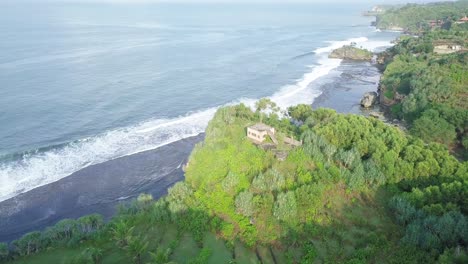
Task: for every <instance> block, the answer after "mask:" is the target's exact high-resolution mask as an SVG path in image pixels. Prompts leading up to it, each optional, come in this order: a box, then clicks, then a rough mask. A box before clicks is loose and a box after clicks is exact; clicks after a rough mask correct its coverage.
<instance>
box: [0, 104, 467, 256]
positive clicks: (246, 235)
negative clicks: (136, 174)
mask: <svg viewBox="0 0 468 264" xmlns="http://www.w3.org/2000/svg"><path fill="white" fill-rule="evenodd" d="M264 103H266V104H265V105H272V106H274V104H273V103H271V102H268V101H266V102H264ZM262 109H263V110H262ZM262 111H263V112H262ZM265 111H268V110H266V108H262V107H259V108H258V109H257V111H255V112H253V111H252V110H250V108H248V107H246V106H244V105H237V106H232V107H225V108H222V109H220V110H219V111H218V112H217V114H216V115H215V117H214V118H213V120H212V121H211V122H210V124H209V126H208V128H207V132H206V139H205V141H204V142H203V143H201V144H199V145H197V146H196V148H195V149H194V151H193V153H192V155H191V157H190V160H189V164H188V167H187V170H186V180H185V181H184V182H179V183H177V184H176V185H175V186H173V187H172V188H170V189H169V192H168V195H167V196H166V197H164V198H162V199H159V200H157V201H153V199H152V197H151V196H149V195H141V196H140V197H139V198H138V199H137V200H135V201H134V202H132V203H130V204H127V205H125V206H122V207H121V208H120V210H119V213H118V214H117V215H116V216H115V217H114V218H113V219H112V220H111V221H110V222H109V223H107V224H103V222H102V218H101V217H99V216H98V215H91V216H87V217H83V218H80V219H78V220H63V221H61V222H59V223H58V224H57V225H56V226H54V227H52V228H49V229H47V230H45V231H43V232H33V233H30V234H27V235H25V236H23V237H22V238H21V239H19V240H17V241H14V242H13V243H11V245H10V247H11V249H10V251H8V252H7V253H6V254H4V253H1V252H5V250H3V251H2V250H1V249H2V247H0V254H1V255H0V256H2V258H3V259H4V260H6V259H9V260H11V261H12V263H44V262H47V263H61V262H72V263H130V262H133V263H168V262H170V261H174V262H177V263H228V262H233V261H236V262H237V263H249V262H250V263H256V262H260V261H263V262H264V263H273V262H276V263H312V262H316V261H317V262H322V263H327V262H330V263H367V262H379V263H382V262H383V263H403V262H405V261H407V262H414V263H419V262H428V263H431V262H435V261H465V260H466V246H467V242H468V233H467V230H468V222H467V219H466V213H467V211H468V210H467V208H468V207H467V202H466V197H467V194H468V193H467V192H468V164H467V163H460V162H459V161H457V160H456V159H455V158H454V157H452V156H451V155H450V154H449V153H448V151H447V149H446V148H445V147H443V146H442V145H439V144H437V143H431V144H424V143H423V141H421V140H420V139H417V138H415V137H412V136H407V135H405V134H404V133H403V132H401V131H400V130H398V129H396V128H394V127H391V126H388V125H386V124H384V123H382V122H380V121H378V120H375V119H369V118H365V117H362V116H356V115H341V114H337V113H336V112H335V111H333V110H328V109H318V110H315V111H313V110H312V109H311V108H310V106H306V105H299V106H297V107H292V108H290V109H288V113H290V114H291V116H293V117H294V119H293V120H290V119H288V118H279V117H278V114H277V113H276V112H275V111H268V113H265ZM260 119H262V120H263V121H264V122H265V123H267V124H269V125H274V126H275V127H276V128H277V129H278V130H279V131H281V132H280V133H284V134H287V135H290V136H294V137H296V138H301V139H302V140H303V146H302V147H298V148H294V149H292V148H289V149H288V150H287V151H288V157H287V158H286V160H285V161H279V160H277V159H275V157H274V153H273V151H271V150H266V151H265V150H263V149H262V148H258V147H257V146H255V145H254V144H252V143H251V142H250V141H249V140H248V139H247V137H246V135H245V128H246V127H247V126H248V125H251V124H254V123H256V122H259V121H260ZM0 246H1V245H0ZM3 248H5V247H4V246H3Z"/></svg>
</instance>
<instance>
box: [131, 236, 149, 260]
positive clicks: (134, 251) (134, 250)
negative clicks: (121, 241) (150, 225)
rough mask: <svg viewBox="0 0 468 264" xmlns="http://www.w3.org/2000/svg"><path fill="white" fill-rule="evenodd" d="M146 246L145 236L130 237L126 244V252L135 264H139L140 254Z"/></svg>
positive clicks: (141, 254)
mask: <svg viewBox="0 0 468 264" xmlns="http://www.w3.org/2000/svg"><path fill="white" fill-rule="evenodd" d="M147 248H148V241H146V238H143V239H142V238H140V237H130V239H129V240H128V245H127V246H126V249H127V252H128V254H129V255H130V257H132V258H133V260H134V261H135V263H136V264H141V263H142V262H141V260H142V256H143V254H144V253H145V252H146V249H147Z"/></svg>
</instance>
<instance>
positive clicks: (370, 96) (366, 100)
mask: <svg viewBox="0 0 468 264" xmlns="http://www.w3.org/2000/svg"><path fill="white" fill-rule="evenodd" d="M377 98H378V95H377V93H376V92H367V93H365V94H364V97H363V98H362V99H361V106H362V107H365V108H369V107H371V106H373V105H374V104H375V103H376V102H377Z"/></svg>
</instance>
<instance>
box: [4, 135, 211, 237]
mask: <svg viewBox="0 0 468 264" xmlns="http://www.w3.org/2000/svg"><path fill="white" fill-rule="evenodd" d="M203 138H204V135H203V134H201V135H199V136H196V137H191V138H187V139H183V140H180V141H177V142H174V143H172V144H169V145H166V146H162V147H160V148H158V149H155V150H150V151H146V152H141V153H138V154H134V155H130V156H126V157H121V158H118V159H115V160H110V161H107V162H104V163H101V164H97V165H93V166H89V167H87V168H84V169H82V170H80V171H77V172H75V173H73V174H72V175H70V176H68V177H66V178H63V179H61V180H59V181H57V182H54V183H51V184H48V185H45V186H41V187H39V188H36V189H34V190H31V191H29V192H26V193H23V194H20V195H18V196H16V197H14V198H11V199H9V200H6V201H3V202H1V203H0V242H8V241H11V240H14V239H17V238H18V237H20V236H22V235H23V234H25V233H27V232H29V231H32V230H40V229H43V228H45V227H46V226H50V225H53V224H55V223H56V222H58V221H59V220H61V219H64V218H77V217H80V216H83V215H86V214H91V213H100V214H102V215H104V217H106V218H109V217H110V216H112V215H113V213H114V212H115V210H116V206H117V204H118V203H119V202H121V201H125V200H129V199H132V198H134V197H136V196H138V195H139V194H140V193H144V192H145V193H151V194H152V195H153V197H154V198H158V197H161V196H163V195H165V194H166V191H167V189H168V188H169V187H170V186H172V185H173V184H175V183H176V182H178V181H181V180H183V178H184V174H183V171H182V166H183V165H184V164H185V163H186V162H187V159H188V157H189V155H190V153H191V151H192V149H193V147H194V145H195V144H196V143H198V142H200V141H202V140H203Z"/></svg>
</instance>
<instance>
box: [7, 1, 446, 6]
mask: <svg viewBox="0 0 468 264" xmlns="http://www.w3.org/2000/svg"><path fill="white" fill-rule="evenodd" d="M0 1H5V0H0ZM8 1H9V0H6V2H8ZM18 1H22V2H35V3H41V2H43V3H44V2H62V3H67V2H86V3H114V4H117V3H171V2H172V3H207V2H212V3H330V2H332V3H337V2H341V3H343V2H345V3H350V2H353V3H357V2H358V3H369V4H376V5H377V4H398V3H409V2H411V3H423V2H440V1H441V0H10V2H18Z"/></svg>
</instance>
